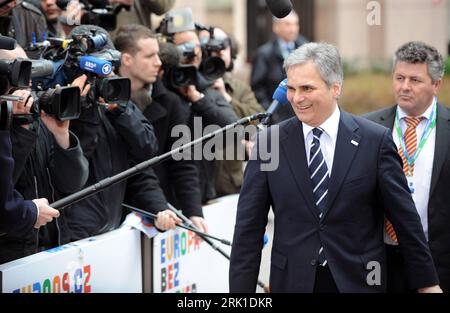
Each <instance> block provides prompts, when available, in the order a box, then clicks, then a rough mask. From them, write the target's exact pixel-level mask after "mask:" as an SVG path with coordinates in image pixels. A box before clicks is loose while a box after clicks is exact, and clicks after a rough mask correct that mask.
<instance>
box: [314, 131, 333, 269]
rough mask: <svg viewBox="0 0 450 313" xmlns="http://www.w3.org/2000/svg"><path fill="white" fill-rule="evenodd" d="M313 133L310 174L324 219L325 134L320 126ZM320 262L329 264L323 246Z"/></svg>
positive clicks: (320, 252)
mask: <svg viewBox="0 0 450 313" xmlns="http://www.w3.org/2000/svg"><path fill="white" fill-rule="evenodd" d="M312 133H313V142H312V144H311V150H310V154H309V174H310V177H311V183H312V187H313V198H314V203H315V204H316V207H317V208H318V209H319V211H320V213H319V218H320V219H322V217H323V212H324V210H325V206H326V204H327V195H328V182H329V179H330V175H329V174H328V167H327V163H326V162H325V158H324V157H323V154H322V149H321V147H320V136H321V135H322V134H323V130H322V129H320V128H314V129H313V130H312ZM319 263H320V264H321V265H323V266H325V265H326V264H327V261H326V259H325V256H324V254H323V247H321V248H320V250H319Z"/></svg>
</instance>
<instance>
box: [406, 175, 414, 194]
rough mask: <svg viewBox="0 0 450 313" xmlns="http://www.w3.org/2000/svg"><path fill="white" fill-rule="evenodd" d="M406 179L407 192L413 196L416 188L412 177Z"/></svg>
mask: <svg viewBox="0 0 450 313" xmlns="http://www.w3.org/2000/svg"><path fill="white" fill-rule="evenodd" d="M406 179H407V180H408V187H409V191H410V192H411V194H412V195H413V194H414V192H415V191H416V187H415V184H414V181H413V178H412V177H406Z"/></svg>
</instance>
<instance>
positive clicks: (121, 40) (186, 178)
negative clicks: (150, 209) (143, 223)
mask: <svg viewBox="0 0 450 313" xmlns="http://www.w3.org/2000/svg"><path fill="white" fill-rule="evenodd" d="M114 44H115V46H116V48H117V49H118V50H119V51H120V52H122V60H121V66H120V70H119V73H120V76H122V77H128V78H130V80H131V89H132V99H133V101H134V102H135V103H136V104H137V106H138V107H139V108H140V109H141V110H142V111H143V113H144V116H145V117H147V119H148V120H149V121H150V122H151V123H152V124H153V127H154V129H155V134H156V136H157V138H158V142H159V151H158V155H161V154H164V153H166V152H169V151H170V150H171V149H172V147H173V146H174V144H175V142H176V141H177V140H178V139H180V138H179V137H172V136H171V131H172V129H173V128H174V127H176V126H178V125H185V124H187V122H188V119H189V115H188V114H185V112H186V110H184V108H183V105H182V103H181V99H180V98H179V97H178V96H177V95H176V94H175V93H173V92H171V91H169V90H167V89H166V88H165V87H164V85H163V83H162V81H161V79H160V78H159V77H158V74H159V72H160V68H161V60H160V58H159V56H158V53H159V47H158V41H157V40H156V36H155V34H154V33H153V32H152V31H151V30H150V29H148V28H147V27H145V26H142V25H137V24H129V25H124V26H122V27H120V28H119V30H118V31H117V33H116V38H115V40H114ZM155 172H156V174H157V175H158V178H159V180H160V185H161V188H162V189H163V190H164V193H165V196H166V197H167V199H168V200H169V202H170V203H172V204H173V205H175V207H177V208H180V209H182V211H183V213H184V214H185V215H186V216H187V217H189V218H190V219H191V220H192V221H193V223H194V224H195V225H196V226H197V227H199V228H200V230H202V231H207V227H206V222H205V221H204V219H203V212H202V207H201V194H200V189H199V182H198V170H197V168H196V166H195V164H194V163H193V161H188V160H180V161H175V160H173V159H170V160H168V161H166V162H164V163H162V164H160V165H158V166H156V167H155Z"/></svg>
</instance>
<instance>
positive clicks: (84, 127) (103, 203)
mask: <svg viewBox="0 0 450 313" xmlns="http://www.w3.org/2000/svg"><path fill="white" fill-rule="evenodd" d="M71 129H72V130H73V132H74V133H75V134H77V136H78V137H79V138H80V141H81V145H82V147H83V151H84V152H85V155H86V157H87V158H88V160H89V169H90V171H89V178H88V181H87V184H86V187H87V186H90V185H93V184H95V183H97V182H99V181H100V180H103V179H105V178H108V177H111V176H113V175H116V174H118V173H120V172H123V171H125V170H127V169H129V168H130V166H132V165H135V164H137V163H140V162H142V161H145V160H147V159H150V158H151V157H152V156H154V155H155V153H156V152H157V151H158V150H157V149H158V144H157V140H156V137H155V134H154V132H153V127H152V125H151V124H150V123H149V122H148V121H147V119H146V118H145V117H144V116H143V115H142V113H141V112H140V110H139V109H138V108H137V107H136V106H135V105H134V104H133V103H132V102H129V103H128V104H127V105H126V108H125V109H116V110H115V111H113V112H109V111H107V110H106V108H105V107H103V106H100V107H96V106H92V107H90V108H89V109H83V110H82V115H81V116H80V118H79V119H78V120H76V121H74V123H72V124H71ZM149 171H150V173H151V169H150V170H149ZM141 175H144V174H139V175H137V177H134V178H132V179H130V180H129V181H128V182H127V181H122V182H120V183H117V184H115V185H113V186H111V187H109V188H107V189H105V190H104V191H102V192H100V193H97V194H95V195H93V196H91V197H89V198H86V199H84V200H83V201H80V202H78V203H76V204H74V205H72V206H70V207H68V208H67V209H66V213H67V219H68V224H69V227H70V229H71V231H72V236H73V237H72V240H78V239H83V238H86V237H89V236H93V235H98V234H101V233H104V232H108V231H111V230H113V229H116V228H117V227H118V226H119V225H120V223H121V221H122V213H123V210H122V203H123V202H124V200H125V194H126V193H127V192H129V194H131V195H133V196H134V194H135V191H136V190H141V188H142V186H145V187H148V185H147V183H146V182H145V179H143V178H142V176H141ZM146 175H148V174H146ZM153 175H154V174H153ZM148 184H149V185H153V187H154V188H153V192H155V190H156V189H158V185H157V180H156V181H153V182H148ZM156 193H157V194H162V191H161V190H160V189H159V192H156ZM149 197H150V199H153V197H152V196H151V195H149ZM135 201H138V199H136V200H135ZM162 202H163V203H164V201H162ZM158 203H161V201H159V202H157V201H154V202H151V203H142V205H141V206H140V207H141V208H142V209H146V210H150V211H153V212H155V211H158V209H161V208H160V207H159V208H158V207H156V206H157V205H158ZM128 204H133V203H131V202H129V203H128Z"/></svg>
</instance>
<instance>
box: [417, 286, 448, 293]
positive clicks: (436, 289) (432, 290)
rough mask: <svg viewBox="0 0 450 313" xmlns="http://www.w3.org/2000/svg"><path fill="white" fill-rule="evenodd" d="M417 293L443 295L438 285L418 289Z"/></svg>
mask: <svg viewBox="0 0 450 313" xmlns="http://www.w3.org/2000/svg"><path fill="white" fill-rule="evenodd" d="M417 291H418V292H419V293H443V292H442V289H441V287H439V285H436V286H431V287H425V288H419V289H418V290H417Z"/></svg>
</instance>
